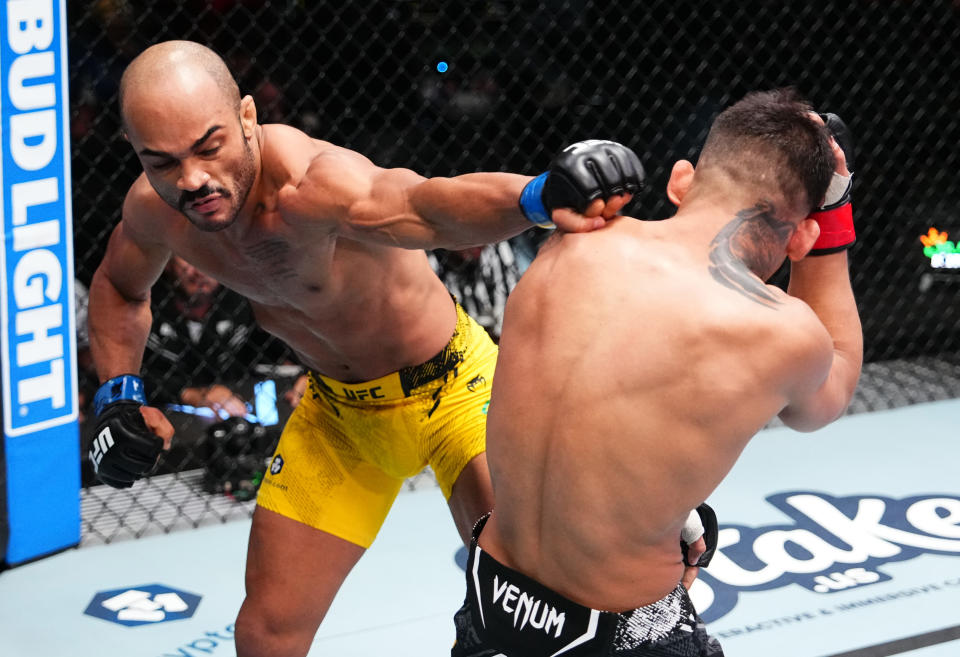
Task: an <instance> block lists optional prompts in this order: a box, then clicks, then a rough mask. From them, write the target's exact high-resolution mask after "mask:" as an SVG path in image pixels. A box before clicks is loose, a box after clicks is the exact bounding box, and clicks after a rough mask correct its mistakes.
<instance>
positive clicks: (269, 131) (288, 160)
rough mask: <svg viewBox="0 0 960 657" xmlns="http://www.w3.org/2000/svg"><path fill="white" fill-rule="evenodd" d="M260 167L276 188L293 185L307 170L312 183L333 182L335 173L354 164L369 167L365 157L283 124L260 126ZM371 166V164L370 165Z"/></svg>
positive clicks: (298, 182)
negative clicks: (261, 165)
mask: <svg viewBox="0 0 960 657" xmlns="http://www.w3.org/2000/svg"><path fill="white" fill-rule="evenodd" d="M263 130H264V140H263V151H262V156H263V169H264V172H265V174H266V175H267V176H269V177H270V178H271V179H272V181H273V182H274V184H276V186H277V187H278V188H282V187H285V186H293V187H296V186H298V185H300V184H301V183H303V182H304V179H305V178H306V177H307V175H308V172H309V175H310V179H311V181H312V182H313V183H315V184H323V185H331V186H333V185H335V184H336V183H337V178H338V176H336V173H337V172H338V171H339V172H340V173H344V172H345V171H344V169H345V168H354V167H356V166H368V167H373V163H372V162H370V160H368V159H367V158H366V157H364V156H363V155H361V154H360V153H357V152H356V151H352V150H350V149H347V148H343V147H342V146H337V145H335V144H332V143H330V142H328V141H323V140H322V139H314V138H313V137H311V136H309V135H308V134H306V133H305V132H303V131H301V130H298V129H296V128H293V127H291V126H287V125H280V124H276V125H266V126H263ZM374 168H375V167H374Z"/></svg>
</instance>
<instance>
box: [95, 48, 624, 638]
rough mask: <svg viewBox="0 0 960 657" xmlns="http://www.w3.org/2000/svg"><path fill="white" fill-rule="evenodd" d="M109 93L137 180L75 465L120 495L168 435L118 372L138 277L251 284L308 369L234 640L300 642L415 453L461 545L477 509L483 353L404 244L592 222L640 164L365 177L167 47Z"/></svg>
mask: <svg viewBox="0 0 960 657" xmlns="http://www.w3.org/2000/svg"><path fill="white" fill-rule="evenodd" d="M120 105H121V114H122V117H123V123H124V125H123V127H124V130H125V134H126V136H127V138H128V140H129V142H130V144H131V145H132V146H133V148H134V150H135V151H136V153H137V156H138V158H139V159H140V162H141V164H142V165H143V174H142V175H140V177H139V178H137V180H136V181H135V182H134V183H133V185H132V186H131V188H130V191H129V192H128V193H127V197H126V200H125V202H124V205H123V213H122V219H121V221H120V223H119V224H118V225H117V227H116V228H115V230H114V231H113V234H112V236H111V238H110V242H109V244H108V246H107V251H106V255H105V256H104V259H103V262H102V263H101V264H100V267H99V268H98V269H97V272H96V274H95V276H94V278H93V281H92V284H91V287H90V316H89V325H90V339H91V350H92V352H93V357H94V360H95V362H96V366H97V371H98V374H99V376H100V379H101V381H103V382H104V384H103V386H102V387H101V389H100V390H99V391H98V393H97V395H96V398H95V407H96V410H97V415H98V418H97V422H98V424H97V428H96V439H95V440H94V441H93V444H92V447H91V450H90V458H91V460H92V462H93V463H94V466H95V468H96V469H97V472H98V476H99V477H100V478H101V480H102V481H104V482H105V483H108V484H111V485H114V486H118V487H124V486H130V485H132V484H133V482H134V481H135V480H136V479H137V478H138V477H140V476H142V475H143V474H145V473H147V472H149V470H150V469H151V467H152V466H153V464H154V462H155V461H156V458H157V456H158V454H159V453H160V451H161V449H162V448H164V447H165V446H169V441H170V439H171V437H172V434H173V429H172V427H171V426H170V424H169V422H167V420H166V418H164V417H163V414H162V413H161V412H160V411H159V410H158V409H155V408H150V407H147V406H146V405H144V404H143V401H144V395H143V382H142V381H141V380H140V379H139V378H138V377H137V376H136V374H137V373H138V372H139V370H140V360H141V356H142V353H143V349H144V344H145V341H146V338H147V335H148V331H149V327H150V296H149V291H150V286H151V285H152V284H153V282H154V281H155V280H156V279H157V277H158V276H159V275H160V273H161V271H162V270H163V268H164V265H165V264H166V262H167V260H168V259H169V258H170V256H171V254H176V255H178V256H180V257H182V258H183V259H185V260H186V261H188V262H190V263H191V264H192V265H194V266H195V267H197V268H198V269H199V270H201V271H203V272H204V273H206V274H208V275H211V276H213V277H214V278H216V279H217V280H219V281H221V282H222V283H224V284H225V285H226V286H228V287H230V288H232V289H234V290H235V291H237V292H239V293H241V294H243V295H245V296H247V297H248V298H249V299H250V301H251V303H252V305H253V308H254V312H255V314H256V316H257V319H258V321H259V322H260V324H261V325H262V326H263V327H264V328H265V329H267V330H268V331H270V332H272V333H273V334H274V335H276V336H278V337H280V338H282V339H283V340H285V341H286V342H287V344H288V345H290V347H291V348H292V349H294V350H295V351H296V352H297V354H298V355H299V357H300V359H301V360H302V362H303V363H304V364H305V365H306V366H307V367H309V368H310V370H311V371H312V372H313V374H312V383H311V386H310V389H309V390H308V391H307V394H306V395H305V398H304V401H303V402H301V403H300V404H299V406H298V407H297V409H296V411H295V413H294V415H293V417H292V418H291V420H290V422H289V423H288V425H287V427H286V429H285V431H284V434H283V436H282V437H281V440H280V445H279V448H278V450H277V453H276V454H275V455H274V457H273V460H272V463H271V467H270V472H269V474H268V475H267V477H266V479H265V482H264V484H263V486H262V488H261V495H260V498H259V506H258V507H257V509H256V512H255V513H254V518H253V526H252V529H251V534H250V546H249V550H248V555H247V573H246V591H247V596H246V599H245V601H244V603H243V606H242V608H241V610H240V614H239V617H238V619H237V624H236V641H237V651H238V655H240V657H245V656H248V655H255V656H256V657H269V656H271V655H284V656H292V655H305V654H306V653H307V651H308V649H309V647H310V644H311V642H312V640H313V637H314V635H315V633H316V630H317V628H318V627H319V625H320V622H321V621H322V619H323V617H324V615H325V614H326V612H327V609H328V608H329V606H330V603H331V602H332V600H333V597H334V595H335V594H336V592H337V590H338V589H339V588H340V585H341V583H342V582H343V579H344V578H345V577H346V575H347V573H348V572H349V571H350V569H351V568H352V567H353V565H354V564H355V563H356V562H357V560H358V559H359V558H360V556H361V555H362V554H363V552H364V550H365V549H366V547H367V546H369V545H370V543H371V541H373V538H374V536H375V535H376V533H377V530H378V529H379V527H380V525H381V523H382V522H383V519H384V516H385V515H386V513H387V511H388V509H389V508H390V505H391V503H392V502H393V499H394V496H395V495H396V494H397V491H398V490H399V488H400V486H401V483H402V481H403V478H404V477H406V476H409V475H412V474H414V473H416V472H417V471H419V470H420V469H421V468H422V467H423V466H424V465H425V464H427V463H429V464H431V465H432V466H433V468H434V469H435V471H436V473H437V476H438V478H439V480H440V485H441V488H442V490H443V493H444V495H445V496H447V498H448V500H449V505H450V509H451V511H452V514H453V517H454V521H455V523H456V525H457V528H458V530H459V532H460V534H461V536H462V537H464V539H465V540H466V538H467V537H468V536H469V532H470V528H471V526H472V524H473V523H474V521H475V520H476V519H477V518H478V517H479V516H480V515H481V514H482V513H483V512H485V511H488V510H489V509H490V508H491V505H492V495H491V490H490V484H489V480H488V473H487V467H486V459H485V457H484V455H483V451H484V421H485V415H484V410H485V404H486V402H487V400H488V399H489V385H490V382H491V380H492V373H493V366H494V359H495V354H496V348H495V346H494V345H493V344H492V343H491V341H490V339H489V338H488V337H487V336H486V334H485V333H484V331H483V330H482V329H481V328H480V327H479V326H478V325H476V324H475V323H474V322H473V321H472V320H471V319H470V318H468V317H467V316H466V315H465V314H464V313H463V312H462V311H461V310H459V309H458V308H457V307H456V305H455V303H454V302H453V301H452V300H451V297H450V295H449V294H448V293H447V291H446V289H445V288H444V286H443V284H442V283H441V282H440V280H439V279H438V278H437V277H436V276H435V275H434V274H433V271H432V270H431V269H430V266H429V264H428V262H427V257H426V254H425V253H424V252H423V250H422V249H425V248H435V247H447V248H462V247H466V246H469V245H477V244H484V243H489V242H493V241H497V240H501V239H504V238H506V237H509V236H511V235H515V234H517V233H519V232H521V231H523V230H524V229H525V228H528V227H529V226H530V222H531V221H534V222H535V223H544V222H549V221H550V219H551V218H552V219H553V221H554V222H556V224H557V225H558V226H560V227H563V228H564V229H566V230H569V231H585V230H591V229H594V228H597V227H599V226H602V225H603V224H604V223H605V221H606V220H607V219H609V218H611V217H613V216H614V215H616V214H617V212H618V210H619V209H620V208H621V207H622V206H623V204H624V203H625V202H626V201H627V200H629V196H630V193H632V192H633V191H635V190H636V189H637V187H638V185H639V183H640V176H641V169H640V163H639V161H637V159H636V156H635V155H634V154H633V153H632V152H630V151H629V149H626V148H624V147H622V146H620V145H618V144H613V143H611V142H582V143H580V144H577V145H575V146H574V147H571V148H570V149H568V150H567V151H566V152H565V153H564V154H563V155H562V156H561V157H560V158H559V159H558V160H557V164H555V165H554V167H553V169H552V171H551V173H550V175H549V176H547V175H546V174H544V175H541V176H539V177H537V178H534V179H532V180H531V179H530V178H529V177H527V176H520V175H515V174H509V173H471V174H466V175H461V176H457V177H453V178H431V179H426V178H423V177H422V176H420V175H418V174H416V173H414V172H413V171H409V170H407V169H383V168H380V167H377V166H375V165H374V164H372V163H371V162H370V161H369V160H367V159H366V158H365V157H363V156H361V155H359V154H358V153H355V152H353V151H350V150H347V149H344V148H339V147H337V146H334V145H333V144H330V143H327V142H323V141H319V140H316V139H312V138H310V137H309V136H307V135H306V134H304V133H302V132H300V131H298V130H295V129H293V128H291V127H288V126H283V125H258V124H257V114H256V109H255V107H254V104H253V99H252V98H250V97H249V96H246V97H243V98H241V97H240V94H239V90H238V88H237V85H236V82H235V81H234V80H233V77H232V76H231V75H230V72H229V71H228V70H227V68H226V66H225V65H224V63H223V61H222V60H221V59H220V58H219V57H218V56H217V55H216V54H214V53H213V52H211V51H210V50H208V49H206V48H204V47H203V46H200V45H198V44H195V43H190V42H183V41H174V42H166V43H162V44H158V45H156V46H153V47H151V48H148V49H147V50H146V51H144V52H143V53H142V54H141V55H140V56H139V57H137V58H136V59H135V60H134V61H133V62H132V63H131V64H130V66H129V67H128V68H127V70H126V72H125V73H124V76H123V79H122V81H121V88H120ZM518 201H519V203H518ZM566 207H578V208H579V209H581V210H584V215H579V214H576V213H574V212H572V211H570V210H563V209H557V208H566ZM521 208H522V211H521ZM451 336H452V337H451Z"/></svg>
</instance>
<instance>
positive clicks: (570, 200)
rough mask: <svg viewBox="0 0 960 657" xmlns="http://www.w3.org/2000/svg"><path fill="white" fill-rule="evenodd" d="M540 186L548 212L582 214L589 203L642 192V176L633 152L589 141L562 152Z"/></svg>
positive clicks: (639, 165) (603, 142) (616, 144)
mask: <svg viewBox="0 0 960 657" xmlns="http://www.w3.org/2000/svg"><path fill="white" fill-rule="evenodd" d="M549 171H550V175H549V176H548V177H547V180H546V182H545V183H544V186H543V202H544V205H546V207H547V209H548V210H554V209H556V208H573V209H574V210H576V211H577V212H584V211H585V210H586V209H587V206H589V205H590V203H591V201H594V200H596V199H598V198H604V199H607V198H610V197H611V196H615V195H617V194H635V193H637V192H639V191H640V190H641V189H643V185H644V179H645V173H644V171H643V165H642V164H640V158H638V157H637V154H636V153H634V152H633V151H632V150H630V149H629V148H627V147H626V146H624V145H622V144H618V143H616V142H613V141H604V140H599V139H591V140H587V141H581V142H577V143H576V144H572V145H570V146H567V147H566V148H565V149H563V152H562V153H560V155H558V156H557V157H555V158H554V160H553V162H551V163H550V169H549Z"/></svg>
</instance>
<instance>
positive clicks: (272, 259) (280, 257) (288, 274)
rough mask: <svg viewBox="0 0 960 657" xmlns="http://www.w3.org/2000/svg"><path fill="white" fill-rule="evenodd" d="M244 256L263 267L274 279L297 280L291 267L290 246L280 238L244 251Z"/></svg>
mask: <svg viewBox="0 0 960 657" xmlns="http://www.w3.org/2000/svg"><path fill="white" fill-rule="evenodd" d="M244 255H246V256H247V257H248V258H251V259H252V260H255V261H256V262H258V263H260V265H262V266H263V269H264V273H265V274H266V275H267V276H269V277H271V278H274V279H279V280H288V279H291V278H296V276H297V271H296V270H295V269H294V268H293V267H292V266H291V265H290V245H289V244H287V243H286V242H285V241H283V240H282V239H279V238H274V239H268V240H264V241H262V242H259V243H257V244H254V245H252V246H248V247H247V248H246V249H244Z"/></svg>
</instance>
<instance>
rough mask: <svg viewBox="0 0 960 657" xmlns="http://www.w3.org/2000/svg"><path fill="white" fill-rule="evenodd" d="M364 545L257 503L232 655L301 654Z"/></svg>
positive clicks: (277, 656) (268, 656)
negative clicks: (245, 587)
mask: <svg viewBox="0 0 960 657" xmlns="http://www.w3.org/2000/svg"><path fill="white" fill-rule="evenodd" d="M364 551H365V549H364V548H362V547H360V546H359V545H356V544H355V543H351V542H349V541H345V540H343V539H341V538H338V537H336V536H334V535H333V534H328V533H327V532H323V531H320V530H318V529H314V528H312V527H310V526H308V525H304V524H302V523H299V522H297V521H295V520H291V519H290V518H287V517H285V516H282V515H280V514H278V513H274V512H273V511H269V510H267V509H264V508H263V507H259V506H258V507H257V509H256V511H255V512H254V514H253V526H252V528H251V530H250V544H249V547H248V549H247V573H246V585H247V596H246V598H245V599H244V601H243V605H242V606H241V607H240V614H239V615H238V616H237V623H236V634H235V637H236V642H237V657H303V656H304V655H306V654H307V652H308V651H309V650H310V644H311V643H312V642H313V638H314V635H315V634H316V632H317V629H318V628H319V627H320V622H321V621H322V620H323V618H324V616H326V614H327V610H328V609H329V608H330V604H331V603H332V602H333V598H334V596H335V595H336V594H337V591H339V590H340V586H341V585H342V584H343V580H344V579H345V578H346V576H347V574H348V573H349V572H350V570H351V569H352V568H353V566H354V565H355V564H356V563H357V561H358V560H359V559H360V557H361V556H362V555H363V553H364Z"/></svg>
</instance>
